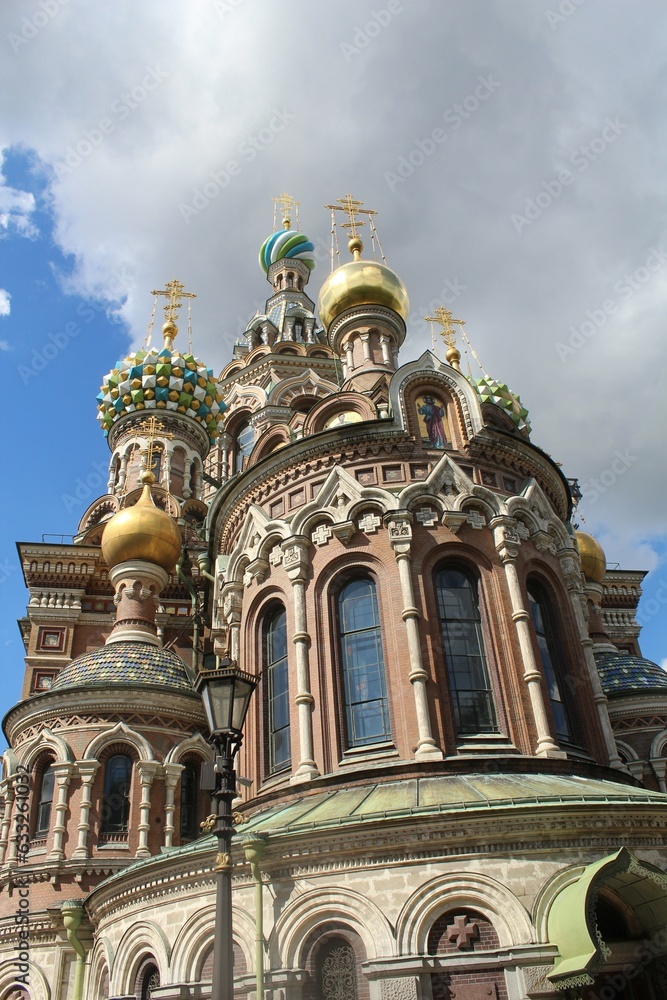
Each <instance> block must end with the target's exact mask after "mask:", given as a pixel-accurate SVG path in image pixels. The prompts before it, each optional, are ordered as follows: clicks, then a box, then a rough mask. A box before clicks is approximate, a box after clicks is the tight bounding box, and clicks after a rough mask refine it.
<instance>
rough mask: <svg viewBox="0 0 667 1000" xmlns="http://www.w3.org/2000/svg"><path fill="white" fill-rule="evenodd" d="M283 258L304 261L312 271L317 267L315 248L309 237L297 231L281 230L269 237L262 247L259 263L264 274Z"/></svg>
mask: <svg viewBox="0 0 667 1000" xmlns="http://www.w3.org/2000/svg"><path fill="white" fill-rule="evenodd" d="M283 257H288V258H289V259H290V260H302V261H303V262H304V264H305V265H306V267H308V268H309V269H310V270H311V271H312V270H313V268H314V267H315V247H314V245H313V244H312V243H311V242H310V240H309V239H308V237H307V236H304V235H303V233H299V232H297V230H296V229H279V230H278V232H276V233H272V234H271V235H270V236H269V237H267V239H265V240H264V242H263V243H262V246H261V247H260V251H259V263H260V266H261V268H262V270H263V271H264V273H266V272H267V271H268V270H269V268H270V267H271V264H275V262H276V261H277V260H282V259H283Z"/></svg>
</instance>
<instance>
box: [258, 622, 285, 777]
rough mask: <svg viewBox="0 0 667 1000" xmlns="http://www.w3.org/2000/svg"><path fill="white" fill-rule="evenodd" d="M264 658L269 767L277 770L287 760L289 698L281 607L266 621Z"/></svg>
mask: <svg viewBox="0 0 667 1000" xmlns="http://www.w3.org/2000/svg"><path fill="white" fill-rule="evenodd" d="M264 660H265V668H266V673H267V685H268V687H267V690H268V714H269V767H270V769H271V771H278V770H281V769H282V768H285V767H288V766H289V764H290V760H291V757H290V702H289V674H288V669H287V617H286V615H285V611H284V609H283V608H281V609H280V610H279V611H276V612H274V614H273V616H272V617H271V618H270V619H269V621H268V623H267V625H266V631H265V635H264Z"/></svg>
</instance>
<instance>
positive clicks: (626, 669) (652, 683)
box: [595, 653, 667, 697]
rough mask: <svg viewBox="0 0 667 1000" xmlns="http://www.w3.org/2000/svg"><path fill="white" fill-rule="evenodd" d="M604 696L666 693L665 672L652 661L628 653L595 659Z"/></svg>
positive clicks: (666, 676)
mask: <svg viewBox="0 0 667 1000" xmlns="http://www.w3.org/2000/svg"><path fill="white" fill-rule="evenodd" d="M595 659H596V661H597V665H598V671H599V673H600V677H601V679H602V689H603V691H604V693H605V694H607V695H610V696H611V697H613V696H614V695H620V694H632V693H633V692H634V691H636V692H637V693H638V694H643V693H645V692H646V691H661V692H662V691H667V671H665V670H663V669H662V667H659V666H658V664H657V663H653V661H652V660H645V659H644V658H643V657H641V656H631V655H630V654H629V653H622V654H621V653H619V654H618V655H615V654H613V653H612V654H611V655H607V656H599V655H598V656H596V657H595Z"/></svg>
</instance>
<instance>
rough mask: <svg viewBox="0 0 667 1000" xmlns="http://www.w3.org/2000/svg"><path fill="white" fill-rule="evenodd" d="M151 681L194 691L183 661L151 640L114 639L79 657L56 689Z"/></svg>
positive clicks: (134, 683)
mask: <svg viewBox="0 0 667 1000" xmlns="http://www.w3.org/2000/svg"><path fill="white" fill-rule="evenodd" d="M110 684H111V685H116V684H120V685H123V686H127V685H137V686H141V685H143V684H151V685H155V686H158V687H165V688H171V689H172V690H173V689H176V690H178V691H192V684H191V683H190V679H189V677H188V673H187V670H186V667H185V664H184V663H183V660H181V658H180V657H179V656H176V654H175V653H172V652H170V651H169V650H166V649H158V647H157V646H153V645H152V644H151V643H148V642H114V643H111V644H110V645H108V646H102V647H101V648H100V649H91V650H89V651H88V652H87V653H83V654H82V655H81V656H77V658H76V659H75V660H72V662H71V663H69V664H68V665H67V666H66V667H64V669H63V670H61V671H60V673H59V674H58V676H57V678H56V679H55V681H54V682H53V690H60V689H61V688H69V687H108V686H109V685H110Z"/></svg>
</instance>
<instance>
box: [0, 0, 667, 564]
mask: <svg viewBox="0 0 667 1000" xmlns="http://www.w3.org/2000/svg"><path fill="white" fill-rule="evenodd" d="M50 2H51V7H49V10H51V11H53V12H54V13H52V15H51V16H46V15H45V16H46V20H44V18H43V17H40V18H37V13H38V12H39V11H40V10H41V9H43V5H42V7H40V4H39V3H38V2H36V3H35V5H34V7H30V5H28V4H26V3H20V2H18V0H10V2H7V3H5V4H3V6H2V9H1V10H0V40H2V39H4V44H5V53H4V57H3V60H2V63H1V66H2V69H1V70H0V74H1V79H2V84H3V85H2V97H0V101H2V105H3V119H4V122H5V124H4V127H3V132H2V134H1V135H0V139H1V144H2V145H4V146H8V145H20V146H23V147H24V148H27V149H30V150H33V151H34V152H35V154H36V155H37V156H38V157H39V160H40V162H41V164H42V165H43V169H44V170H45V171H46V172H47V175H48V176H49V179H50V197H51V205H52V210H53V212H54V215H55V219H56V237H57V240H58V243H59V245H60V246H61V248H62V249H63V250H64V251H65V252H67V253H69V254H72V255H73V257H74V260H75V262H76V264H75V270H74V274H73V276H72V277H71V278H70V279H69V287H70V288H71V289H72V290H74V291H77V292H79V293H81V294H85V295H92V296H95V297H97V298H99V299H101V300H103V301H104V300H107V301H109V302H119V303H120V304H119V306H118V307H119V309H120V313H121V315H122V317H123V318H124V319H125V321H126V322H127V324H128V326H129V329H130V330H131V331H132V336H133V338H134V340H135V342H138V341H140V340H142V339H143V336H144V333H145V329H146V322H147V319H148V316H149V314H150V310H151V307H152V303H151V298H150V294H149V290H150V289H151V288H154V287H156V286H157V285H158V284H159V283H161V282H164V281H165V280H168V279H170V278H172V277H174V276H178V277H179V278H180V279H181V280H183V281H184V282H185V283H186V284H187V286H188V287H189V288H192V289H193V290H194V291H196V292H197V295H198V298H197V300H196V304H195V308H194V319H193V326H194V340H195V345H196V349H197V352H198V353H199V354H200V356H202V357H203V358H204V359H205V360H206V361H207V363H208V364H211V365H212V366H214V367H217V368H220V367H222V365H223V364H224V363H225V362H226V361H227V360H228V359H229V356H230V351H231V347H232V344H233V341H234V339H235V337H236V336H237V335H238V332H239V326H240V325H241V324H242V321H243V319H245V318H246V317H248V316H250V315H251V314H252V313H253V312H254V311H255V309H256V308H257V303H258V301H261V300H262V299H263V298H264V297H265V295H266V294H267V286H266V285H265V284H264V278H263V275H262V273H261V272H260V270H259V269H258V267H257V265H256V255H257V250H258V247H259V245H260V243H261V242H262V240H263V239H264V237H265V236H266V235H268V233H269V232H270V230H271V224H272V207H271V202H270V198H271V196H272V195H276V194H278V193H279V192H280V191H283V190H288V191H290V192H291V193H292V194H293V195H295V196H296V197H297V198H299V200H300V201H301V202H302V206H301V221H302V225H303V228H304V229H305V231H306V232H307V233H308V234H309V235H310V236H311V238H313V239H314V240H315V241H316V242H318V241H321V242H322V244H323V245H324V246H326V245H327V244H328V240H329V228H330V222H329V217H328V214H327V212H326V211H325V210H324V209H323V208H322V206H323V204H325V203H327V202H330V201H332V200H333V199H335V198H336V197H338V196H340V195H342V194H344V193H345V192H347V191H351V192H352V193H354V194H355V195H356V196H357V197H360V198H362V199H364V200H365V201H366V203H367V204H369V205H371V206H372V207H373V208H375V209H377V210H378V212H379V216H378V228H379V231H380V235H381V238H382V242H383V247H384V250H385V252H386V254H387V257H388V261H389V263H390V265H391V266H392V267H394V268H395V269H396V270H397V271H398V273H399V274H400V275H401V277H402V278H403V279H404V281H405V282H406V284H407V286H408V290H409V293H410V298H411V302H412V306H413V309H414V310H415V312H416V315H424V314H425V313H426V311H427V310H428V309H429V308H430V304H431V303H432V302H433V300H434V299H436V298H437V297H438V295H439V294H440V293H441V290H442V289H443V288H445V287H447V282H450V283H455V284H456V287H458V288H462V289H463V290H462V291H460V293H458V294H457V297H456V311H457V314H458V315H460V316H462V318H464V319H465V320H466V330H467V331H468V332H469V335H470V337H471V339H472V341H473V343H474V345H475V347H476V350H477V352H478V354H479V356H480V357H481V359H482V362H483V364H484V366H485V368H486V369H487V371H489V373H490V374H492V375H493V376H494V377H497V378H499V379H502V380H505V381H507V382H508V383H509V384H510V385H511V386H512V387H513V388H514V389H515V390H516V391H518V392H519V393H520V394H521V396H522V398H523V400H524V402H525V403H526V405H527V406H528V407H529V409H530V411H531V419H532V423H533V439H534V441H535V442H536V443H538V444H540V445H541V446H543V447H544V448H545V449H546V450H547V451H549V452H550V453H551V454H553V456H554V457H555V458H556V459H558V460H559V461H561V462H562V463H563V466H564V470H565V472H566V474H567V475H569V476H579V478H580V479H581V480H582V481H584V482H586V483H588V484H590V483H592V481H593V480H594V479H596V478H597V479H599V478H600V477H601V476H602V475H603V474H604V473H605V471H606V470H608V469H609V468H610V467H611V465H612V463H613V462H614V460H615V457H616V456H615V452H616V449H620V450H621V451H622V452H626V451H629V452H630V453H631V454H632V456H633V461H632V464H631V466H629V467H628V468H627V470H626V471H625V473H624V474H623V475H619V476H616V478H615V480H614V482H613V483H610V485H609V486H608V487H606V489H605V491H604V492H603V493H600V492H599V491H598V495H597V496H596V498H595V501H593V502H591V496H592V493H591V490H590V489H589V499H588V503H587V505H586V506H585V507H584V511H585V512H586V514H587V518H588V522H589V525H590V526H591V527H593V528H595V529H599V530H600V531H601V532H604V533H605V534H604V537H605V541H606V544H607V546H608V556H609V558H610V559H617V558H621V557H622V558H623V559H625V560H628V561H629V562H631V563H635V564H639V565H644V566H646V565H647V564H649V563H650V562H651V561H653V562H655V560H656V556H655V555H653V554H652V552H651V549H650V543H651V539H652V538H654V539H655V538H658V537H661V536H664V535H665V534H666V533H667V515H666V514H665V508H664V503H663V502H662V499H661V498H662V496H663V495H664V490H665V487H666V486H667V483H665V477H666V473H665V463H664V461H663V460H661V456H662V451H663V448H664V444H663V441H664V427H665V424H666V418H667V413H666V406H665V394H664V392H662V391H661V386H660V384H659V383H660V380H661V374H662V371H663V370H664V366H665V356H664V355H665V346H664V345H665V337H664V333H663V329H662V322H661V316H662V315H663V314H664V311H665V306H666V304H667V265H665V266H662V265H661V266H659V267H657V268H656V269H655V270H651V272H650V276H649V277H648V278H647V279H646V280H645V281H644V280H640V279H639V278H635V279H634V280H635V285H636V287H632V285H630V286H629V287H630V292H629V293H628V292H625V291H621V290H619V289H621V287H623V288H624V287H625V286H626V285H628V282H627V280H626V277H627V276H628V275H629V276H630V277H633V276H635V275H636V274H637V273H638V272H639V269H640V268H645V267H646V262H647V260H648V258H649V257H650V255H651V253H653V252H654V251H656V250H657V251H658V252H662V251H663V250H664V252H665V253H666V254H667V233H666V232H665V211H664V205H665V203H666V198H665V195H666V192H665V184H666V182H665V177H666V176H667V171H666V170H665V152H666V140H665V130H664V124H663V121H664V113H663V109H664V105H665V90H666V88H667V75H666V74H667V70H666V69H665V63H664V51H665V47H666V43H667V17H666V16H665V12H664V9H663V6H662V5H661V4H659V3H658V2H657V0H655V2H652V0H647V2H645V3H643V4H642V5H641V6H639V5H636V6H634V7H631V8H629V7H628V5H627V4H625V3H621V2H620V0H586V2H585V3H582V4H581V5H579V6H578V7H577V8H576V9H575V10H574V12H573V13H571V14H569V15H568V16H566V17H564V16H562V15H560V14H559V10H560V8H561V7H562V6H563V5H562V4H560V3H559V0H551V2H546V0H539V2H533V0H530V2H528V0H522V2H518V0H497V2H493V0H479V2H476V3H465V2H451V3H449V4H447V5H445V4H442V3H440V2H437V0H401V2H400V3H396V2H395V0H394V2H393V3H392V5H391V6H390V5H389V4H388V3H387V2H386V0H376V2H375V3H373V2H367V0H359V2H355V3H347V4H336V5H333V4H308V3H303V2H299V0H284V2H283V3H282V4H280V5H277V4H274V3H271V2H270V0H235V2H232V0H229V2H224V0H218V2H217V3H216V2H213V0H212V2H210V3H209V2H204V0H201V2H199V3H196V4H191V5H189V6H188V7H187V9H186V8H184V7H183V5H182V4H180V3H176V0H160V2H157V0H149V2H145V3H142V4H135V3H131V2H130V0H125V2H123V0H121V2H117V3H115V4H114V5H92V4H88V3H84V2H82V0H69V2H68V3H63V2H62V0H50ZM568 9H569V8H568ZM26 12H27V13H26ZM554 12H555V13H554ZM561 18H562V19H561ZM42 21H44V23H43V24H42V23H41V22H42ZM37 22H39V24H38V23H37ZM33 29H34V30H33ZM28 35H30V36H31V37H27V36H28ZM17 39H18V41H17ZM481 81H492V82H493V83H492V85H491V84H488V83H487V87H486V89H487V91H489V92H488V93H486V94H485V95H484V97H482V96H480V92H479V88H480V86H481ZM103 123H106V124H103ZM609 123H612V124H611V125H610V124H609ZM434 130H439V131H438V139H437V141H436V139H435V138H434ZM98 140H99V141H98ZM431 147H432V148H431ZM68 151H69V152H68ZM420 154H421V156H420ZM68 156H69V159H68ZM231 164H236V166H235V167H232V166H231ZM406 164H407V166H406ZM401 165H403V171H402V174H403V176H401V171H400V167H401ZM387 174H392V175H395V176H397V177H400V180H399V181H397V182H396V183H390V182H389V181H388V179H387ZM566 175H568V176H569V178H570V179H569V180H568V181H567V182H564V180H563V178H564V176H566ZM207 185H208V187H207ZM216 185H217V190H216ZM559 186H560V189H559ZM206 191H208V194H207V193H206ZM197 192H201V194H202V197H201V198H200V199H199V201H197V200H196V199H197ZM204 200H205V204H204V205H203V207H202V208H201V209H197V211H196V214H191V215H188V217H187V219H186V218H184V214H187V213H184V212H183V210H182V206H183V205H186V206H187V205H190V206H193V205H196V204H202V203H203V202H204ZM517 216H519V217H521V218H525V219H526V223H525V224H517V222H516V217H517ZM531 216H532V217H531ZM513 217H514V221H513ZM653 259H654V260H656V259H657V258H653ZM327 269H328V266H327V263H326V261H323V262H322V263H321V264H320V266H319V267H318V269H317V270H316V271H315V273H314V275H313V279H312V284H313V286H314V289H315V290H316V289H317V288H318V286H319V284H320V282H321V280H322V279H323V277H324V275H325V274H326V271H327ZM641 276H642V277H643V272H641ZM609 302H612V303H613V304H614V309H613V310H608V309H605V303H609ZM601 313H602V315H603V316H604V321H599V322H598V323H597V324H596V322H595V317H596V316H597V317H598V320H599V316H600V314H601ZM591 315H592V316H593V318H591ZM591 323H592V324H593V327H594V329H592V328H591V327H590V325H587V324H591ZM410 334H411V335H410V340H409V343H410V348H409V351H410V356H417V355H418V354H419V353H420V352H421V351H422V350H423V349H424V348H425V347H428V346H429V345H430V331H429V329H428V325H427V324H425V323H422V322H415V323H414V324H413V327H412V329H411V331H410ZM577 334H579V336H577ZM559 344H560V345H565V347H570V348H571V352H569V351H563V349H562V348H561V350H560V351H559V346H558V345H559ZM113 360H114V359H113V358H110V363H111V362H112V361H113ZM404 360H408V357H407V355H405V356H404ZM101 374H102V373H100V375H101ZM607 478H609V477H608V476H607ZM591 489H593V488H591ZM638 498H639V500H638ZM647 543H648V545H649V547H647Z"/></svg>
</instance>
